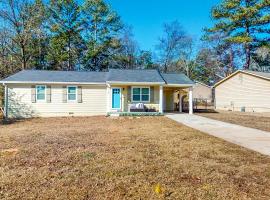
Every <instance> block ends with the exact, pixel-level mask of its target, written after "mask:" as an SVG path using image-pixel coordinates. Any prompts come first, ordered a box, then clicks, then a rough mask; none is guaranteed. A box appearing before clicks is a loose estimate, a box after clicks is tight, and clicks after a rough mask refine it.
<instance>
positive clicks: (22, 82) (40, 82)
mask: <svg viewBox="0 0 270 200" xmlns="http://www.w3.org/2000/svg"><path fill="white" fill-rule="evenodd" d="M0 83H2V84H52V85H57V84H75V85H76V84H78V85H106V82H105V81H104V82H57V81H5V80H2V81H0Z"/></svg>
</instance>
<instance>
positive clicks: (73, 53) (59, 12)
mask: <svg viewBox="0 0 270 200" xmlns="http://www.w3.org/2000/svg"><path fill="white" fill-rule="evenodd" d="M49 12H50V18H49V33H50V43H49V52H48V56H47V59H48V62H49V65H50V67H49V68H51V69H64V70H75V69H77V68H79V66H80V64H81V63H80V57H81V54H82V51H83V49H84V42H83V39H82V37H81V31H82V28H83V27H82V25H83V21H82V18H81V13H80V7H79V5H78V4H77V3H76V2H75V1H74V0H51V2H50V6H49Z"/></svg>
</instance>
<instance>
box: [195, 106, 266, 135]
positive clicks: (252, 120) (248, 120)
mask: <svg viewBox="0 0 270 200" xmlns="http://www.w3.org/2000/svg"><path fill="white" fill-rule="evenodd" d="M197 115H200V116H203V117H208V118H211V119H216V120H219V121H223V122H229V123H232V124H238V125H241V126H245V127H250V128H256V129H260V130H263V131H268V132H270V114H269V113H241V112H225V111H219V112H217V113H197Z"/></svg>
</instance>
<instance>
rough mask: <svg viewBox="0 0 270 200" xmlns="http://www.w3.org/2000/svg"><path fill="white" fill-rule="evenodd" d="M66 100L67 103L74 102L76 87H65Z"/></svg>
mask: <svg viewBox="0 0 270 200" xmlns="http://www.w3.org/2000/svg"><path fill="white" fill-rule="evenodd" d="M67 99H68V101H76V100H77V87H76V86H68V87H67Z"/></svg>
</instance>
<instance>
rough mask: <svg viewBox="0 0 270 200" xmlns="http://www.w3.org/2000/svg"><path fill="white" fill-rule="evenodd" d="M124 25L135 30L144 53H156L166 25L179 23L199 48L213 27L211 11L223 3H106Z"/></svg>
mask: <svg viewBox="0 0 270 200" xmlns="http://www.w3.org/2000/svg"><path fill="white" fill-rule="evenodd" d="M107 2H108V3H109V4H110V5H111V7H112V9H113V10H115V11H116V12H117V13H118V14H119V15H120V16H121V19H122V21H123V22H124V23H125V24H128V25H131V26H132V27H133V32H134V37H135V39H136V40H137V42H138V43H139V46H140V47H141V49H142V50H154V49H155V46H156V45H157V43H158V38H159V37H160V36H161V35H162V26H163V24H164V23H165V22H172V21H175V20H178V21H179V22H180V23H181V24H182V26H183V27H184V29H185V30H186V31H187V32H188V33H189V34H190V35H192V36H193V37H194V39H195V41H197V44H198V43H199V39H200V37H201V35H202V29H203V28H204V27H209V26H211V25H212V20H211V18H210V11H211V8H212V7H213V6H215V5H217V4H219V3H220V0H107Z"/></svg>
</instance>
